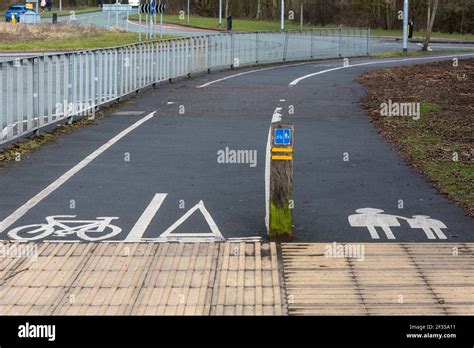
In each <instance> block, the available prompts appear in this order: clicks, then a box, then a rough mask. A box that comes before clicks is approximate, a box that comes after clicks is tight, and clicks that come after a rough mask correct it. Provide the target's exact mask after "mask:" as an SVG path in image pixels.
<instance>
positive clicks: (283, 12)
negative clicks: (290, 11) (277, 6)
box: [281, 0, 285, 31]
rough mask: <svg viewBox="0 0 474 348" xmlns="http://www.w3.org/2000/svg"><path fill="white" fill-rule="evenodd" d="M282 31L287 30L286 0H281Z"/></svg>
mask: <svg viewBox="0 0 474 348" xmlns="http://www.w3.org/2000/svg"><path fill="white" fill-rule="evenodd" d="M281 31H285V0H281Z"/></svg>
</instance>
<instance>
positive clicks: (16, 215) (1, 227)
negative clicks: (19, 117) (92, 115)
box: [0, 111, 155, 233]
mask: <svg viewBox="0 0 474 348" xmlns="http://www.w3.org/2000/svg"><path fill="white" fill-rule="evenodd" d="M153 116H155V111H153V112H152V113H150V114H148V115H147V116H145V117H143V118H142V119H141V120H139V121H137V122H135V123H134V124H133V125H131V126H130V127H128V128H127V129H125V130H123V131H122V132H120V133H119V134H118V135H116V136H115V137H113V138H112V139H110V140H109V141H108V142H106V143H105V144H104V145H102V146H101V147H99V148H98V149H97V150H95V151H94V152H92V153H91V154H90V155H89V156H87V157H86V158H84V159H83V160H82V161H81V162H79V163H78V164H76V165H75V166H74V167H72V168H71V169H69V170H68V171H67V172H66V173H65V174H63V175H62V176H61V177H59V178H58V179H56V180H55V181H54V182H53V183H51V184H50V185H49V186H48V187H46V188H45V189H44V190H43V191H41V192H40V193H38V194H37V195H36V196H34V197H33V198H31V199H30V200H29V201H28V202H26V203H25V204H23V205H22V206H21V207H19V208H18V209H17V210H15V211H14V212H13V213H12V214H11V215H10V216H8V217H6V218H5V219H4V220H3V221H2V223H0V233H3V232H5V230H6V229H7V228H9V227H10V226H11V225H13V224H14V223H15V222H17V221H18V220H19V219H20V218H21V217H22V216H23V215H25V214H26V213H27V212H28V211H29V210H30V209H31V208H33V207H34V206H36V205H37V204H38V203H40V202H41V201H42V200H43V199H45V198H46V197H48V196H49V195H50V194H51V193H53V192H54V191H56V189H58V188H59V187H61V185H63V184H64V183H65V182H66V181H68V180H69V179H71V178H72V177H73V176H74V175H75V174H77V173H78V172H79V171H80V170H81V169H83V168H85V167H86V166H87V165H89V164H90V163H91V162H92V161H93V160H95V159H96V158H97V157H99V156H100V155H101V154H102V153H104V152H105V151H107V150H108V149H109V148H110V147H111V146H112V145H114V144H115V143H116V142H118V141H119V140H121V139H122V138H123V137H125V136H126V135H127V134H129V133H130V132H132V131H133V130H135V129H136V128H138V127H140V126H141V125H142V124H143V123H145V122H146V121H148V120H150V119H151V118H153Z"/></svg>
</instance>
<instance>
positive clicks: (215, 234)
mask: <svg viewBox="0 0 474 348" xmlns="http://www.w3.org/2000/svg"><path fill="white" fill-rule="evenodd" d="M196 210H200V211H201V213H202V215H203V216H204V218H205V219H206V222H207V224H208V225H209V227H210V229H211V231H212V232H211V233H175V234H172V233H173V231H174V230H176V228H178V227H179V226H180V225H181V224H182V223H183V222H184V221H186V220H187V219H188V218H189V217H190V216H191V215H192V214H193V213H194V212H195V211H196ZM158 239H159V240H177V241H188V240H189V241H196V240H199V241H201V240H203V239H205V240H208V239H210V240H215V241H224V240H225V238H224V236H223V235H222V233H221V231H219V227H217V224H216V223H215V221H214V219H213V218H212V217H211V214H209V211H208V210H207V209H206V207H205V206H204V202H203V201H199V203H198V204H196V205H195V206H194V207H192V208H191V209H189V211H188V212H187V213H186V214H184V215H183V216H182V217H181V218H180V219H179V220H177V221H176V222H175V223H174V224H172V225H171V226H170V227H169V228H168V229H167V230H166V231H165V232H163V233H162V234H160V236H159V237H158Z"/></svg>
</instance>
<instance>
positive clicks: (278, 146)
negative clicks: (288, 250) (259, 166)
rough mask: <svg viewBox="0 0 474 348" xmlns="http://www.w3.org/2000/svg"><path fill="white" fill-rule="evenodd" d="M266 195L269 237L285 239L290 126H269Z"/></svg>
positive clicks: (289, 227) (289, 223)
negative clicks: (267, 193) (268, 164)
mask: <svg viewBox="0 0 474 348" xmlns="http://www.w3.org/2000/svg"><path fill="white" fill-rule="evenodd" d="M271 136H272V138H271V141H272V142H271V150H270V151H271V154H270V156H271V161H270V199H269V202H268V204H269V207H268V212H269V223H268V234H269V237H270V240H271V241H279V242H288V241H290V240H291V238H292V234H293V144H294V126H293V125H292V124H288V123H283V122H277V123H273V124H272V126H271Z"/></svg>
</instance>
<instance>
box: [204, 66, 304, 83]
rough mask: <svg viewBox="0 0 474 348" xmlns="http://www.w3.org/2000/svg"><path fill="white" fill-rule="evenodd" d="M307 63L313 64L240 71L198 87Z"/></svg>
mask: <svg viewBox="0 0 474 348" xmlns="http://www.w3.org/2000/svg"><path fill="white" fill-rule="evenodd" d="M307 64H311V63H308V62H305V63H297V64H287V65H278V66H272V67H269V68H263V69H255V70H250V71H245V72H241V73H238V74H235V75H230V76H226V77H223V78H221V79H218V80H214V81H210V82H208V83H205V84H203V85H200V86H196V88H204V87H208V86H210V85H213V84H215V83H218V82H222V81H225V80H228V79H232V78H234V77H239V76H243V75H248V74H253V73H256V72H260V71H266V70H273V69H281V68H289V67H292V66H299V65H307Z"/></svg>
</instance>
